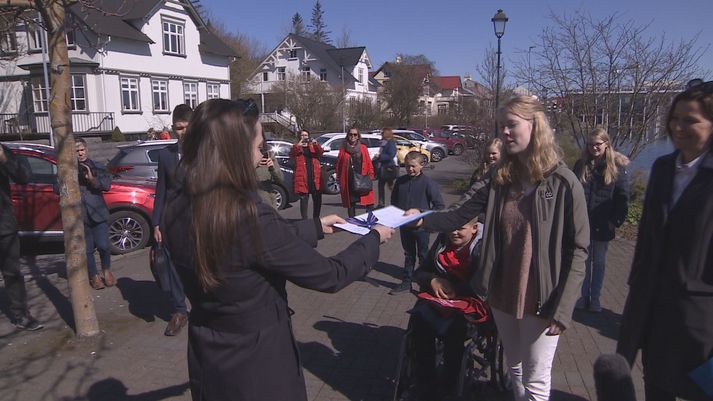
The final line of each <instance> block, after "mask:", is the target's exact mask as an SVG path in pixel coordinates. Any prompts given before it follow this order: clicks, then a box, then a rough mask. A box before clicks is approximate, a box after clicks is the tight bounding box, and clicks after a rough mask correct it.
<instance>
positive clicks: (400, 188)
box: [389, 151, 445, 295]
mask: <svg viewBox="0 0 713 401" xmlns="http://www.w3.org/2000/svg"><path fill="white" fill-rule="evenodd" d="M424 158H425V157H424V156H423V155H422V154H421V153H419V152H416V151H412V152H409V153H408V154H407V155H406V157H405V159H404V163H406V174H405V175H403V176H401V177H399V178H398V179H397V180H396V183H395V184H394V190H393V191H392V192H391V204H392V205H394V206H396V207H398V208H400V209H403V210H408V209H412V208H415V209H420V210H421V211H425V210H441V209H443V208H444V207H445V204H444V203H443V197H442V196H441V191H440V190H439V189H438V185H437V184H436V183H435V182H434V181H433V180H431V179H430V178H429V177H427V176H425V175H424V174H423V173H422V170H423V164H424V162H425V160H424ZM399 232H400V234H401V245H402V246H403V248H404V256H405V261H404V277H403V280H402V281H401V284H399V285H397V286H396V287H394V289H392V290H391V291H390V292H389V294H391V295H395V294H400V293H402V292H407V291H409V292H410V291H411V281H412V277H413V271H414V267H415V266H416V255H418V260H419V261H420V262H421V263H423V262H424V260H425V258H426V253H427V252H428V241H429V233H428V232H425V231H423V230H418V229H416V228H410V227H401V228H400V229H399Z"/></svg>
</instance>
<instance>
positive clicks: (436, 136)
mask: <svg viewBox="0 0 713 401" xmlns="http://www.w3.org/2000/svg"><path fill="white" fill-rule="evenodd" d="M429 137H430V138H429V139H430V140H432V141H433V142H438V143H442V144H444V145H446V147H447V148H448V153H452V154H454V155H456V156H459V155H461V154H463V152H464V151H465V149H466V147H467V142H466V141H465V139H464V138H463V137H461V136H459V135H458V134H457V133H456V132H454V131H444V130H439V131H436V130H434V131H433V132H431V133H430V134H429Z"/></svg>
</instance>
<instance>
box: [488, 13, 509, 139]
mask: <svg viewBox="0 0 713 401" xmlns="http://www.w3.org/2000/svg"><path fill="white" fill-rule="evenodd" d="M490 21H492V22H493V28H494V29H495V36H496V37H497V38H498V65H497V77H496V80H495V82H496V84H495V111H496V112H497V110H498V107H499V106H500V54H501V52H500V38H502V37H503V35H504V34H505V24H506V23H507V22H508V17H507V16H506V15H505V13H504V12H503V10H498V12H497V13H496V14H495V16H493V18H491V19H490ZM493 116H495V113H493ZM495 135H496V136H497V135H498V123H497V119H496V122H495Z"/></svg>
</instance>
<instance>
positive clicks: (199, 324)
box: [164, 194, 379, 401]
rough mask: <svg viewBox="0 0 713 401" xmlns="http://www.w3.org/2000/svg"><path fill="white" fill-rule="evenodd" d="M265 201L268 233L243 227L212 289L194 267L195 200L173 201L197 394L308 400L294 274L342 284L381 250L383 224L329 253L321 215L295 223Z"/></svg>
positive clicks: (172, 236) (169, 233)
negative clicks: (290, 301)
mask: <svg viewBox="0 0 713 401" xmlns="http://www.w3.org/2000/svg"><path fill="white" fill-rule="evenodd" d="M254 199H256V200H258V199H259V198H258V197H257V195H255V196H254ZM257 206H258V225H259V227H260V236H258V237H253V236H252V235H251V233H250V231H249V230H248V229H247V228H246V227H236V230H237V241H236V243H235V246H234V247H233V249H232V251H231V254H230V257H229V258H228V260H227V261H226V262H225V263H224V264H223V265H222V266H221V272H222V274H221V282H222V283H221V285H219V286H218V287H217V288H214V289H213V290H211V291H210V292H208V293H206V292H203V291H202V290H201V288H200V286H199V284H198V280H197V277H196V274H195V272H194V264H193V259H194V242H193V240H192V239H191V236H190V229H189V227H190V226H191V213H190V210H191V209H190V201H189V199H188V197H187V196H186V195H184V194H181V195H179V196H178V197H177V198H175V199H174V200H172V201H169V203H168V205H167V209H166V214H165V217H164V227H165V229H166V231H165V241H166V244H167V248H168V250H169V251H170V253H171V259H172V261H173V263H174V265H175V266H176V271H177V272H178V274H179V275H180V277H181V281H182V283H183V286H184V289H185V292H186V295H187V296H188V298H189V299H190V301H191V305H192V307H193V308H192V310H191V314H190V318H189V328H188V372H189V377H190V386H191V393H192V396H193V400H196V401H197V400H201V401H203V400H210V401H219V400H226V401H227V400H231V401H240V400H251V401H255V400H280V401H291V400H295V401H303V400H306V399H307V394H306V390H305V383H304V376H303V374H302V368H301V365H300V360H299V353H298V349H297V343H296V342H295V338H294V336H293V334H292V323H291V319H290V315H291V311H290V309H289V308H288V305H287V292H286V290H285V283H286V281H287V280H289V281H291V282H293V283H294V284H297V285H299V286H301V287H304V288H309V289H313V290H317V291H323V292H336V291H338V290H339V289H341V288H343V287H345V286H347V285H348V284H349V283H351V282H352V281H354V280H356V279H359V278H361V277H363V276H364V275H365V274H366V273H367V272H368V271H369V269H370V268H371V267H372V266H373V265H374V264H376V262H377V260H378V258H379V234H378V233H376V232H375V231H372V232H371V233H370V234H368V235H365V236H363V237H360V238H359V239H357V240H356V241H355V242H354V243H353V244H352V245H350V246H349V247H348V248H347V249H345V250H344V251H342V252H340V253H339V254H338V255H336V256H333V257H330V258H327V257H324V256H322V255H321V254H319V253H318V252H317V251H316V250H315V249H313V248H314V247H315V246H316V245H317V239H318V237H319V236H321V234H322V233H321V225H319V222H316V224H315V221H313V220H304V221H300V222H297V223H294V224H291V223H289V222H287V221H286V220H284V219H282V218H281V217H280V216H279V215H278V214H277V213H276V212H275V210H274V209H272V208H271V207H270V206H268V205H266V204H264V203H262V202H259V201H258V203H257ZM260 246H262V247H263V251H262V252H261V253H260V255H257V253H256V251H255V250H256V249H259V248H260ZM258 256H259V257H258ZM261 260H262V261H261Z"/></svg>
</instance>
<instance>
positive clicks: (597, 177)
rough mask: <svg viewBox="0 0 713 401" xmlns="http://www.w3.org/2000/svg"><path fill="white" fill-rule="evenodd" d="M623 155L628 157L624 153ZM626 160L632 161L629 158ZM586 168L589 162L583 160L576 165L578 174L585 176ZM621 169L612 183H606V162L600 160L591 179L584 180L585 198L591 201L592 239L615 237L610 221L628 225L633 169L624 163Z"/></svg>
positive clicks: (588, 209) (617, 225)
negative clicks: (630, 184) (625, 222)
mask: <svg viewBox="0 0 713 401" xmlns="http://www.w3.org/2000/svg"><path fill="white" fill-rule="evenodd" d="M621 157H622V158H624V156H623V155H622V156H621ZM624 159H625V158H624ZM625 160H626V159H625ZM626 161H627V162H628V160H626ZM585 168H586V164H585V161H584V160H583V159H579V160H577V163H576V164H575V165H574V173H575V174H576V175H577V177H581V175H580V174H581V172H582V170H583V169H585ZM618 168H619V174H618V175H617V179H616V180H615V181H614V182H612V183H609V184H605V183H604V174H603V171H604V163H597V164H596V165H595V166H594V168H593V169H592V172H591V174H590V176H589V178H588V179H587V181H585V182H583V183H582V187H583V188H584V197H585V199H586V200H587V211H588V214H589V229H590V230H591V231H590V232H591V234H590V239H591V240H592V241H611V240H613V239H614V236H615V232H614V230H613V229H611V228H609V223H610V222H611V223H612V224H614V226H615V227H619V226H621V225H622V224H624V221H625V220H626V215H627V214H628V213H629V172H628V171H627V170H626V167H625V166H624V165H623V164H620V165H619V166H618Z"/></svg>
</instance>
